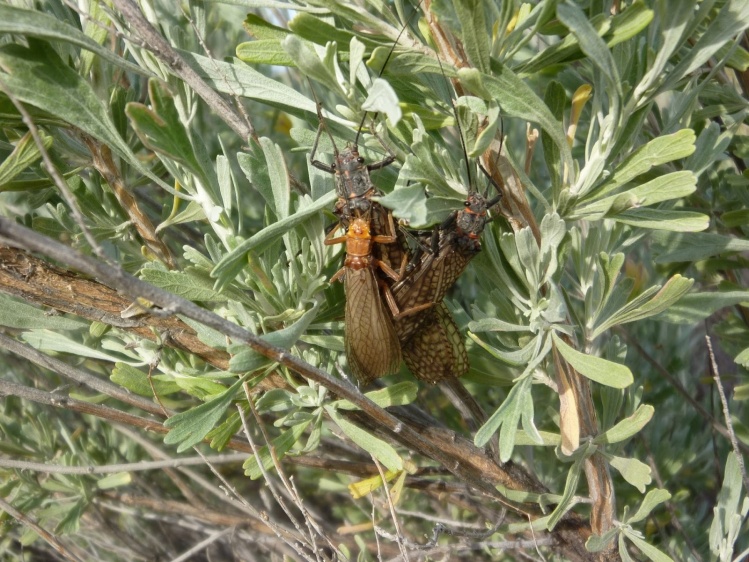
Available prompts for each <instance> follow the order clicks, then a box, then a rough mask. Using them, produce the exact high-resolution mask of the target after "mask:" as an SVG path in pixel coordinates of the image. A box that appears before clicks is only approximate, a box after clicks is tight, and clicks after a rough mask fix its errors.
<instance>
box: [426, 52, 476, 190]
mask: <svg viewBox="0 0 749 562" xmlns="http://www.w3.org/2000/svg"><path fill="white" fill-rule="evenodd" d="M435 54H436V55H437V62H438V63H439V65H440V71H441V72H442V78H444V79H445V82H447V83H449V81H448V79H447V76H445V69H444V68H443V67H442V60H441V59H440V56H439V53H436V52H435ZM450 105H452V107H453V115H454V116H455V126H456V127H457V128H458V137H459V138H460V147H461V148H462V149H463V159H464V160H465V164H466V173H467V174H468V192H469V193H470V192H471V191H476V190H475V189H473V179H472V178H471V166H470V164H469V163H468V150H467V149H466V141H465V139H464V138H463V129H462V128H461V126H460V118H459V117H458V108H457V107H455V100H450Z"/></svg>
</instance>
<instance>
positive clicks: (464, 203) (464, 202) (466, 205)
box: [463, 201, 471, 207]
mask: <svg viewBox="0 0 749 562" xmlns="http://www.w3.org/2000/svg"><path fill="white" fill-rule="evenodd" d="M463 206H465V207H470V206H471V203H470V202H469V201H463Z"/></svg>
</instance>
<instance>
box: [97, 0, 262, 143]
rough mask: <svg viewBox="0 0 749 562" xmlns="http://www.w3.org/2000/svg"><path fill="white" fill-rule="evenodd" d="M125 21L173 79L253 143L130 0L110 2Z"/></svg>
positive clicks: (248, 130) (247, 129)
mask: <svg viewBox="0 0 749 562" xmlns="http://www.w3.org/2000/svg"><path fill="white" fill-rule="evenodd" d="M112 3H113V4H114V5H115V7H116V8H117V9H118V10H119V11H120V13H121V14H122V16H123V18H124V19H125V21H126V22H127V23H128V24H129V25H130V26H131V27H132V28H133V29H134V30H135V31H136V33H137V34H138V35H140V37H141V38H142V39H143V42H144V44H145V46H146V48H147V49H148V50H149V51H150V52H151V53H153V55H154V56H155V57H156V58H158V59H159V60H160V61H161V62H163V63H164V64H165V65H166V66H167V67H168V68H169V69H170V70H171V71H172V72H173V73H174V74H175V75H176V76H178V77H179V78H180V79H182V80H184V81H185V82H186V83H187V84H188V85H189V86H190V87H191V88H192V89H193V90H195V93H196V94H198V95H199V96H200V97H201V98H203V101H205V102H206V104H208V107H210V108H211V109H212V110H213V111H214V112H215V113H216V114H217V115H218V116H219V117H220V118H221V119H223V121H224V122H225V123H226V124H227V125H228V126H229V127H231V129H232V130H233V131H234V132H235V133H236V134H237V135H239V136H240V138H242V139H250V138H252V139H256V137H257V135H256V133H255V130H254V129H253V128H252V125H251V124H249V123H247V122H245V121H244V119H242V117H241V115H239V114H238V113H237V111H235V109H234V108H233V107H231V105H229V104H228V103H227V102H226V100H225V99H224V98H222V97H221V96H220V95H219V94H218V93H217V92H216V91H215V90H213V88H211V87H210V86H209V85H208V84H207V83H206V82H205V80H203V79H202V78H201V77H200V75H199V74H198V73H197V72H195V71H194V70H193V69H192V67H190V66H189V65H188V64H187V62H185V60H184V59H183V58H182V56H181V55H180V54H179V53H178V52H177V51H176V50H175V49H174V48H173V47H172V46H171V45H170V44H169V43H168V42H167V41H166V40H165V39H164V37H163V36H162V35H161V34H160V33H158V32H157V31H156V29H154V27H153V26H152V25H151V24H150V22H149V21H148V20H147V19H146V18H145V16H144V15H143V13H142V12H141V11H140V8H139V7H138V6H137V5H136V4H135V2H133V1H132V0H113V2H112Z"/></svg>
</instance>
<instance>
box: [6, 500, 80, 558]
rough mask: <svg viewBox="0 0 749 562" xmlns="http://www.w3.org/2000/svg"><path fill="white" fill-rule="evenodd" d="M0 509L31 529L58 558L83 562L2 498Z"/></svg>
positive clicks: (50, 534) (58, 540) (54, 537)
mask: <svg viewBox="0 0 749 562" xmlns="http://www.w3.org/2000/svg"><path fill="white" fill-rule="evenodd" d="M0 509H2V510H3V511H5V512H6V513H7V514H8V515H10V516H11V517H13V518H14V519H16V520H17V521H20V522H21V523H23V524H24V525H26V526H27V527H28V528H29V529H32V530H33V531H34V532H35V533H36V534H37V535H39V536H40V537H41V538H42V540H44V541H45V542H46V543H47V544H48V545H49V546H51V547H52V548H54V549H55V551H56V552H58V553H59V554H60V556H62V557H63V558H65V559H66V560H70V562H83V561H82V560H81V559H80V558H78V557H77V556H75V555H74V554H73V553H72V552H70V550H68V548H67V547H66V546H65V545H64V544H63V543H62V542H61V541H60V539H58V538H57V537H56V536H54V535H53V534H52V533H50V532H48V531H47V530H46V529H45V528H44V527H41V526H40V525H39V524H38V523H37V522H36V521H35V520H34V518H33V517H30V516H28V515H26V514H25V513H23V512H21V511H19V510H17V509H16V508H15V507H13V506H12V505H11V504H9V503H8V502H6V501H5V500H4V499H3V498H2V497H0Z"/></svg>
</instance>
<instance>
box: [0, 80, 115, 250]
mask: <svg viewBox="0 0 749 562" xmlns="http://www.w3.org/2000/svg"><path fill="white" fill-rule="evenodd" d="M0 90H2V92H3V93H4V94H5V95H6V96H8V99H9V100H10V102H11V103H12V104H13V105H14V106H15V108H16V109H17V110H18V112H19V113H20V114H21V119H22V120H23V122H24V124H25V125H26V127H27V128H28V129H29V133H31V136H32V137H33V138H34V144H36V147H37V149H38V150H39V154H40V156H41V157H42V162H43V163H44V169H45V170H47V173H48V174H49V175H50V177H51V178H52V181H53V182H54V184H55V185H56V186H57V189H59V190H60V193H61V194H62V196H63V197H64V198H65V202H66V203H67V204H68V207H70V212H71V213H72V215H73V220H75V223H76V224H77V225H78V228H80V229H81V232H82V233H83V236H84V237H85V238H86V242H88V244H89V246H91V249H92V250H93V251H94V253H95V254H96V255H97V256H98V257H99V259H101V260H103V261H106V255H105V253H104V250H103V249H102V247H101V246H100V245H99V243H98V242H97V241H96V238H94V236H93V234H91V232H90V231H89V229H88V227H87V226H86V220H85V218H84V217H83V213H82V212H81V209H80V207H78V201H77V200H76V198H75V197H74V196H73V192H72V191H70V187H69V186H68V183H67V182H66V181H65V179H64V178H63V177H62V176H61V175H60V172H59V171H58V170H57V167H56V166H55V164H54V162H52V158H51V157H50V155H49V152H47V147H45V146H44V142H43V141H42V137H41V135H40V134H39V129H38V128H37V126H36V123H34V120H33V119H32V118H31V114H30V113H29V112H28V111H26V107H25V106H24V105H23V104H22V103H21V102H20V101H19V100H18V98H16V96H14V95H13V93H12V92H11V91H10V89H9V88H8V85H7V84H6V83H5V82H4V81H3V80H1V79H0Z"/></svg>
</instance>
